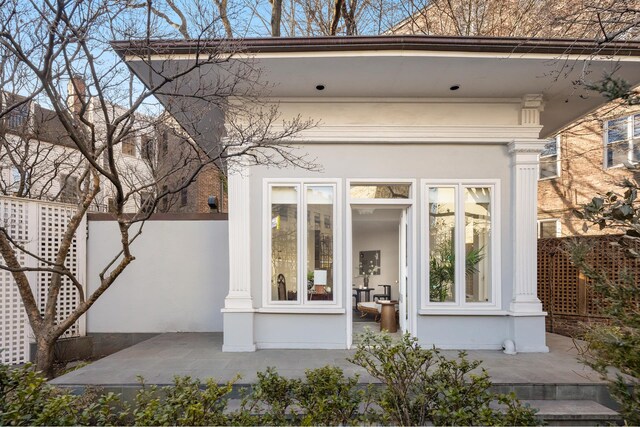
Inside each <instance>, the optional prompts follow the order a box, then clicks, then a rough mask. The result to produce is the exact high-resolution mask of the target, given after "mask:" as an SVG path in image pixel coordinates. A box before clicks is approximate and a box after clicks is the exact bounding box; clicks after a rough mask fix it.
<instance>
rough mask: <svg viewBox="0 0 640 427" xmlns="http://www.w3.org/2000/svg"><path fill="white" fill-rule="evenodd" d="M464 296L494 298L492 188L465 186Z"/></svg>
mask: <svg viewBox="0 0 640 427" xmlns="http://www.w3.org/2000/svg"><path fill="white" fill-rule="evenodd" d="M464 245H465V246H464V252H465V262H464V271H465V300H466V301H467V302H486V301H489V300H490V299H491V288H490V287H491V280H490V274H491V270H490V265H491V263H490V261H491V259H490V255H491V189H490V188H486V187H470V188H465V190H464Z"/></svg>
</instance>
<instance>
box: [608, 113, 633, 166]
mask: <svg viewBox="0 0 640 427" xmlns="http://www.w3.org/2000/svg"><path fill="white" fill-rule="evenodd" d="M638 115H640V113H634V114H631V115H629V116H622V117H612V118H609V119H607V120H605V121H604V126H603V127H604V132H603V138H602V139H603V141H604V150H603V156H602V157H603V158H602V166H603V168H604V169H615V168H619V167H623V166H624V163H616V164H614V165H611V166H609V165H607V152H608V150H609V122H613V121H616V120H619V119H626V121H627V137H626V138H625V139H623V140H621V141H615V142H614V144H620V143H623V142H625V141H626V142H627V161H628V162H629V163H630V164H635V163H637V162H634V161H633V141H634V139H635V138H634V136H633V125H634V118H635V116H638ZM637 139H638V140H639V142H640V137H639V138H637Z"/></svg>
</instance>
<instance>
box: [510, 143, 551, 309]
mask: <svg viewBox="0 0 640 427" xmlns="http://www.w3.org/2000/svg"><path fill="white" fill-rule="evenodd" d="M544 145H545V141H544V140H537V139H531V140H524V141H523V140H519V141H513V142H511V143H510V144H509V153H510V154H511V179H512V202H511V203H512V205H511V212H512V218H513V230H512V231H513V254H514V259H513V299H512V301H511V307H510V310H511V311H512V312H513V313H521V314H526V313H530V314H541V313H542V304H541V302H540V300H539V299H538V297H537V258H538V255H537V249H538V242H537V241H538V235H537V234H538V233H537V221H536V220H537V213H538V168H539V166H538V156H539V154H540V152H541V151H542V150H543V148H544Z"/></svg>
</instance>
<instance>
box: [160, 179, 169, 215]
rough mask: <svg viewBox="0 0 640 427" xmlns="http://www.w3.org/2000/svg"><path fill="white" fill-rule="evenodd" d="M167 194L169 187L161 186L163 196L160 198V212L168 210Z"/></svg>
mask: <svg viewBox="0 0 640 427" xmlns="http://www.w3.org/2000/svg"><path fill="white" fill-rule="evenodd" d="M168 192H169V187H168V186H167V185H163V186H162V193H161V194H163V195H164V196H162V202H161V206H162V208H161V209H162V212H167V211H168V210H169V197H170V196H171V195H170V194H168Z"/></svg>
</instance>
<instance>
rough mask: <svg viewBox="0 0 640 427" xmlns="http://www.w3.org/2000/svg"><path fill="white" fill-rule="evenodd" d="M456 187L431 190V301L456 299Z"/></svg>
mask: <svg viewBox="0 0 640 427" xmlns="http://www.w3.org/2000/svg"><path fill="white" fill-rule="evenodd" d="M455 200H456V190H455V188H453V187H438V188H430V189H429V301H431V302H453V301H455V299H456V298H455V271H456V262H455V261H456V260H455V224H456V206H455V205H456V204H455Z"/></svg>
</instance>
